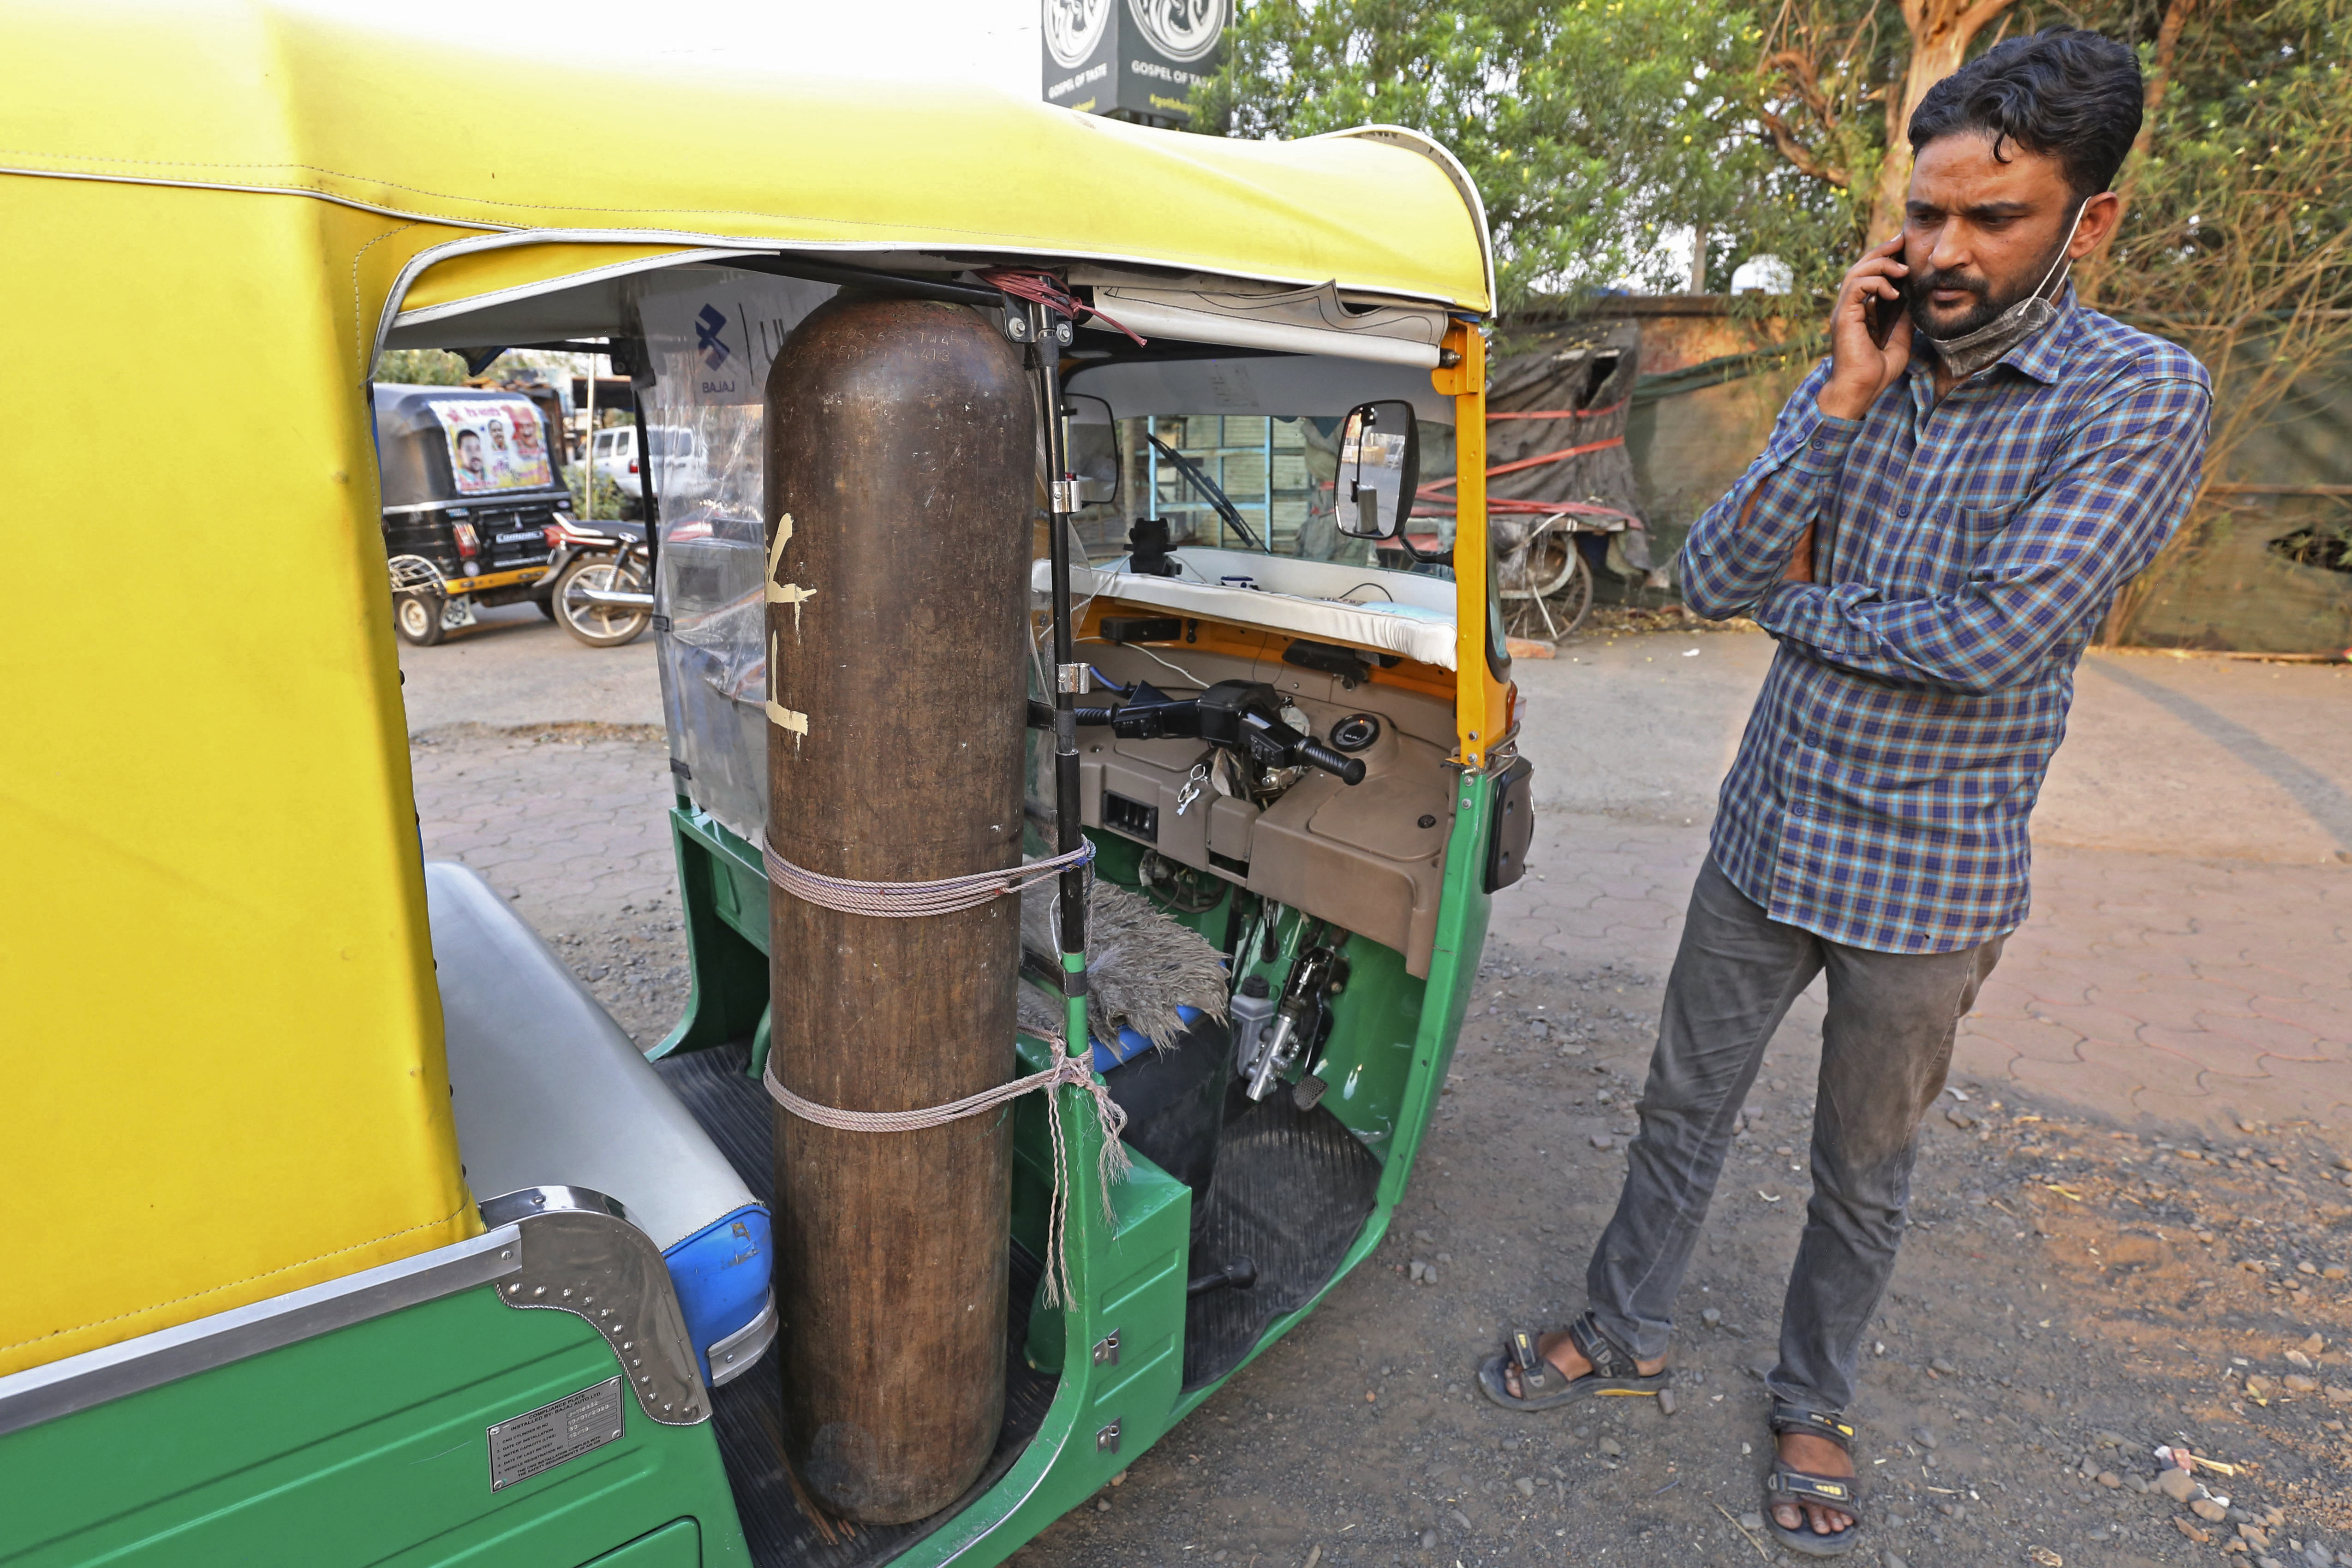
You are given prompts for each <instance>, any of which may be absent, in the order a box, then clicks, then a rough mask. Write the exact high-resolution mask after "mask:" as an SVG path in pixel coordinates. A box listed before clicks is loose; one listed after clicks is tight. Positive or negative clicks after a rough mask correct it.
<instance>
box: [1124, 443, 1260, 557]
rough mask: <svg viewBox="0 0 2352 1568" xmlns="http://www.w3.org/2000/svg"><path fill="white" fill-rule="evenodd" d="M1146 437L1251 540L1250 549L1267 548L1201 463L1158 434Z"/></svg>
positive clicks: (1220, 513) (1228, 521)
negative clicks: (1258, 539) (1194, 460)
mask: <svg viewBox="0 0 2352 1568" xmlns="http://www.w3.org/2000/svg"><path fill="white" fill-rule="evenodd" d="M1144 439H1145V440H1146V441H1149V442H1150V443H1151V444H1152V445H1153V446H1154V447H1155V448H1157V449H1158V450H1159V453H1160V456H1162V457H1165V458H1166V459H1168V461H1169V462H1171V463H1173V464H1174V465H1176V472H1178V473H1179V474H1181V475H1182V476H1184V477H1185V478H1186V479H1188V480H1190V481H1191V482H1192V488H1194V489H1195V490H1198V491H1199V492H1201V498H1202V500H1204V501H1206V502H1208V503H1209V505H1210V506H1212V507H1215V508H1216V509H1217V516H1219V517H1223V518H1224V519H1225V521H1226V522H1227V523H1229V524H1231V525H1232V526H1233V530H1234V532H1235V533H1237V534H1239V535H1241V537H1242V538H1244V539H1246V540H1248V541H1249V547H1250V549H1255V550H1263V549H1265V548H1266V547H1265V546H1264V545H1262V544H1260V543H1258V541H1257V536H1256V535H1255V534H1254V533H1252V532H1250V530H1249V525H1248V524H1247V523H1245V522H1244V521H1242V514H1241V508H1240V507H1236V506H1234V503H1233V499H1232V497H1229V496H1227V495H1226V494H1225V493H1224V492H1223V490H1220V489H1219V488H1217V482H1216V481H1215V480H1214V479H1212V478H1210V477H1209V476H1207V475H1206V474H1203V473H1202V472H1201V465H1199V464H1197V463H1195V462H1193V461H1192V459H1191V458H1190V457H1187V456H1185V455H1183V454H1182V453H1181V452H1179V451H1177V450H1176V449H1175V448H1174V447H1172V446H1171V445H1169V444H1167V443H1166V442H1164V441H1162V440H1160V437H1158V436H1156V435H1147V436H1145V437H1144Z"/></svg>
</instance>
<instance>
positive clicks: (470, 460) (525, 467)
mask: <svg viewBox="0 0 2352 1568" xmlns="http://www.w3.org/2000/svg"><path fill="white" fill-rule="evenodd" d="M426 406H427V407H429V408H431V409H432V410H433V417H434V418H436V419H437V420H439V421H440V422H441V429H442V433H443V434H446V436H447V437H448V438H449V472H450V474H451V476H454V477H455V478H456V479H457V494H459V495H460V496H486V495H491V494H494V493H496V492H498V491H499V490H544V489H547V488H549V487H551V486H553V485H554V483H555V466H554V465H553V464H551V463H550V462H549V461H548V459H547V441H546V438H545V437H544V436H543V435H541V433H540V424H539V409H538V406H537V405H536V404H534V403H533V402H531V401H530V399H529V398H520V397H518V398H499V399H496V400H492V399H489V398H467V399H463V400H460V399H457V398H435V399H433V400H432V401H431V402H429V403H428V404H427V405H426Z"/></svg>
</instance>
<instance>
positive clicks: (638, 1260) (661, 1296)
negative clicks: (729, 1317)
mask: <svg viewBox="0 0 2352 1568" xmlns="http://www.w3.org/2000/svg"><path fill="white" fill-rule="evenodd" d="M482 1218H483V1221H484V1222H485V1223H487V1224H494V1225H496V1224H508V1223H510V1224H511V1225H512V1226H513V1228H515V1229H516V1230H518V1231H520V1233H521V1239H522V1262H521V1267H520V1269H518V1270H515V1271H514V1273H513V1274H512V1275H510V1276H509V1277H506V1278H504V1279H502V1280H501V1281H500V1282H499V1300H500V1301H504V1302H505V1303H506V1304H507V1305H508V1306H509V1307H513V1308H515V1309H517V1310H518V1311H522V1312H570V1313H571V1314H572V1316H573V1317H576V1318H578V1319H579V1320H580V1321H581V1322H584V1323H586V1324H587V1325H588V1326H589V1327H591V1328H593V1329H594V1330H595V1331H596V1332H597V1333H599V1334H602V1335H603V1336H604V1343H606V1344H608V1345H610V1346H612V1348H613V1354H614V1355H616V1356H618V1357H619V1358H620V1361H621V1371H622V1374H623V1375H625V1377H626V1378H627V1379H628V1384H629V1386H630V1387H631V1388H632V1389H634V1390H635V1393H636V1396H637V1408H638V1409H639V1410H641V1411H643V1412H644V1413H645V1416H646V1419H647V1420H650V1421H656V1422H659V1423H660V1424H661V1425H663V1426H665V1427H691V1426H694V1425H695V1424H697V1423H698V1422H701V1421H707V1420H709V1418H710V1400H709V1396H708V1395H707V1394H706V1393H705V1391H704V1389H703V1386H702V1365H701V1363H700V1362H699V1361H698V1359H697V1358H696V1356H695V1354H694V1341H693V1339H692V1338H691V1337H690V1336H689V1335H688V1333H687V1329H686V1314H685V1312H682V1311H680V1310H679V1308H678V1304H677V1286H676V1285H675V1284H674V1283H672V1282H671V1280H670V1277H669V1264H668V1263H667V1262H666V1261H665V1260H663V1258H662V1255H661V1249H659V1248H657V1247H656V1246H655V1245H654V1241H653V1238H652V1237H650V1236H647V1235H646V1233H645V1232H644V1231H642V1230H640V1229H638V1228H636V1227H635V1226H634V1225H632V1224H630V1223H629V1222H628V1221H627V1220H626V1219H625V1218H621V1206H620V1204H618V1203H617V1202H615V1201H614V1200H613V1199H612V1198H609V1197H605V1196H604V1194H603V1193H599V1192H591V1191H589V1190H588V1189H587V1188H586V1187H582V1186H543V1187H526V1188H524V1189H523V1190H522V1191H520V1192H510V1193H506V1194H503V1195H501V1196H499V1197H494V1198H492V1199H490V1200H489V1201H488V1203H485V1204H484V1205H482Z"/></svg>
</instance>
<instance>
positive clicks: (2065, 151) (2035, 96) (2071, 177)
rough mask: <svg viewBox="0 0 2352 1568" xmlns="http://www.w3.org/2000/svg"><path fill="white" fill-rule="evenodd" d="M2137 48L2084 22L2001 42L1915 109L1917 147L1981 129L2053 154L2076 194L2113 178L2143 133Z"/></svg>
mask: <svg viewBox="0 0 2352 1568" xmlns="http://www.w3.org/2000/svg"><path fill="white" fill-rule="evenodd" d="M2145 96H2146V92H2145V89H2144V88H2143V86H2142V84H2141V81H2140V74H2139V57H2138V56H2137V55H2135V54H2134V53H2132V51H2131V49H2130V48H2129V47H2126V46H2125V45H2123V44H2119V43H2117V42H2116V41H2115V40H2114V39H2113V38H2110V37H2106V36H2105V35H2104V34H2101V33H2094V32H2092V31H2091V30H2090V29H2088V28H2086V27H2045V28H2043V29H2042V31H2041V32H2039V33H2036V34H2034V35H2033V36H2032V37H2026V38H2011V39H2010V40H2009V41H2008V42H2007V43H2003V44H1996V45H1994V46H1993V47H1991V48H1990V49H1988V50H1986V51H1985V53H1983V54H1982V55H1980V56H1979V57H1977V58H1975V59H1973V60H1970V61H1969V63H1968V64H1967V65H1964V66H1962V67H1961V68H1959V69H1958V70H1956V71H1954V72H1953V73H1952V74H1951V75H1950V76H1948V77H1946V78H1944V79H1943V80H1942V81H1939V82H1937V84H1936V85H1935V86H1933V87H1931V88H1929V89H1927V93H1926V95H1925V96H1923V97H1922V98H1921V99H1919V107H1918V108H1917V109H1916V110H1914V111H1913V112H1912V115H1911V151H1912V152H1913V153H1915V154H1916V153H1917V152H1919V150H1920V149H1922V148H1924V147H1926V146H1927V143H1928V142H1930V141H1934V140H1936V138H1937V137H1938V136H1949V135H1951V134H1953V133H1954V132H1956V131H1979V132H1981V133H1983V134H1985V135H1988V136H1990V137H1991V138H1992V155H1993V157H1994V158H1996V159H1998V160H2000V162H2008V159H2006V158H2005V157H2003V156H2002V154H2001V144H2002V143H2003V142H2004V141H2014V142H2016V143H2017V144H2018V145H2019V146H2020V147H2022V148H2024V149H2025V150H2026V151H2027V152H2036V153H2040V154H2041V155H2042V156H2043V157H2045V158H2055V159H2056V160H2057V161H2058V165H2059V167H2060V168H2061V169H2063V170H2064V171H2065V174H2066V183H2067V184H2068V185H2070V186H2072V187H2073V188H2074V195H2075V197H2076V198H2077V199H2078V200H2088V199H2089V198H2090V197H2092V196H2095V195H2097V194H2098V193H2100V192H2102V191H2104V190H2105V189H2107V187H2108V186H2109V185H2111V184H2112V183H2114V182H2115V177H2116V170H2118V169H2120V168H2122V167H2123V163H2124V155H2125V154H2126V153H2127V152H2130V151H2131V144H2132V140H2133V138H2135V137H2137V135H2138V134H2139V120H2140V104H2141V101H2142V99H2144V98H2145Z"/></svg>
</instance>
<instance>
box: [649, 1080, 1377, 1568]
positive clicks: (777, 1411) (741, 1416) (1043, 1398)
mask: <svg viewBox="0 0 2352 1568" xmlns="http://www.w3.org/2000/svg"><path fill="white" fill-rule="evenodd" d="M750 1061H751V1047H750V1046H749V1045H748V1044H736V1045H726V1046H719V1047H716V1048H714V1049H712V1050H709V1051H689V1052H685V1053H681V1054H679V1055H677V1056H671V1057H667V1058H664V1059H663V1060H662V1061H656V1062H655V1063H654V1069H655V1071H657V1072H659V1073H660V1074H661V1075H662V1078H663V1080H664V1081H665V1082H667V1083H668V1085H669V1087H670V1090H671V1092H674V1093H675V1094H677V1097H678V1099H679V1100H680V1102H682V1103H684V1104H685V1105H686V1107H687V1109H688V1110H689V1111H691V1112H692V1113H694V1119H695V1120H696V1121H698V1122H699V1123H701V1124H702V1128H703V1131H705V1132H707V1133H709V1134H710V1138H711V1141H712V1142H713V1143H715V1144H717V1145H719V1151H720V1152H721V1153H722V1154H724V1155H726V1156H727V1160H728V1163H729V1164H730V1165H732V1166H734V1167H735V1170H736V1174H737V1175H739V1176H741V1177H742V1178H743V1184H744V1185H745V1186H748V1187H750V1188H751V1193H752V1196H753V1197H757V1198H758V1199H759V1200H760V1201H761V1203H767V1204H771V1206H772V1198H773V1193H774V1191H775V1170H774V1166H773V1165H772V1159H771V1155H770V1150H771V1148H772V1133H773V1128H774V1116H775V1113H774V1107H773V1103H772V1101H770V1100H769V1098H768V1094H767V1092H766V1091H765V1090H764V1089H762V1088H761V1086H760V1084H759V1082H758V1081H757V1080H755V1079H751V1078H747V1077H745V1076H744V1070H745V1068H746V1067H747V1066H748V1065H749V1063H750ZM1350 1234H1352V1232H1351V1233H1350ZM1039 1272H1040V1269H1039V1264H1038V1260H1037V1259H1036V1258H1035V1257H1034V1256H1033V1255H1032V1254H1031V1253H1030V1252H1029V1251H1028V1250H1027V1249H1024V1248H1022V1247H1019V1246H1015V1247H1014V1248H1013V1269H1012V1291H1013V1300H1012V1318H1011V1333H1009V1334H1008V1335H1007V1336H1006V1344H1005V1379H1004V1429H1003V1431H1002V1432H1000V1433H999V1434H998V1435H997V1439H996V1451H995V1452H994V1453H992V1454H991V1455H990V1456H989V1460H988V1468H987V1469H984V1470H982V1472H981V1475H980V1479H978V1480H976V1481H974V1482H973V1483H972V1484H971V1489H970V1490H968V1491H966V1492H965V1493H964V1495H963V1496H962V1497H961V1498H958V1499H957V1500H955V1502H954V1503H952V1504H950V1506H949V1507H947V1508H944V1509H942V1510H940V1511H939V1512H938V1513H935V1514H933V1515H932V1516H931V1517H930V1518H929V1519H926V1520H918V1521H915V1522H914V1523H912V1524H894V1525H877V1526H866V1525H852V1524H849V1523H847V1522H846V1521H840V1520H832V1519H828V1520H826V1521H825V1522H824V1524H823V1525H822V1526H821V1525H819V1524H818V1523H817V1521H816V1520H815V1519H814V1517H812V1514H811V1513H810V1512H809V1511H803V1509H802V1508H801V1506H800V1504H799V1502H798V1500H796V1498H795V1497H794V1495H793V1483H792V1479H791V1478H790V1477H789V1476H787V1475H786V1474H785V1472H784V1469H783V1467H782V1465H781V1464H780V1463H779V1462H778V1461H777V1458H776V1456H777V1455H778V1454H780V1453H781V1452H782V1450H783V1391H782V1388H781V1387H780V1386H779V1385H778V1384H777V1379H776V1368H775V1363H774V1362H773V1360H772V1359H771V1358H769V1357H762V1358H761V1361H760V1362H759V1364H757V1365H755V1366H753V1367H752V1368H751V1371H749V1372H747V1373H745V1374H744V1375H742V1376H740V1377H738V1378H737V1379H736V1380H735V1381H734V1382H732V1383H730V1384H728V1385H726V1386H725V1387H723V1388H720V1389H718V1390H716V1391H714V1392H713V1393H712V1395H711V1396H710V1405H711V1416H712V1425H713V1426H714V1427H716V1429H717V1431H718V1435H719V1454H720V1456H721V1457H722V1458H724V1459H725V1461H726V1464H727V1479H728V1483H729V1485H730V1487H731V1488H732V1490H733V1491H734V1493H735V1511H736V1512H737V1513H739V1514H740V1515H741V1516H742V1520H743V1533H744V1535H745V1537H746V1538H747V1539H748V1540H749V1542H750V1543H751V1561H752V1562H753V1563H756V1564H758V1565H759V1568H803V1565H805V1568H866V1565H867V1564H871V1563H887V1562H888V1561H889V1560H890V1559H891V1558H893V1557H895V1556H897V1555H898V1553H899V1552H903V1551H905V1550H906V1549H907V1548H908V1547H909V1546H911V1545H913V1544H914V1543H915V1542H918V1541H920V1540H921V1539H922V1538H923V1537H924V1536H926V1535H929V1533H930V1532H931V1531H934V1530H936V1529H938V1528H939V1527H940V1525H941V1524H944V1523H946V1522H947V1521H949V1520H950V1519H952V1518H954V1517H955V1516H956V1514H957V1513H959V1512H961V1511H962V1510H963V1509H964V1507H965V1506H966V1505H967V1504H969V1503H970V1502H971V1501H972V1500H973V1499H975V1498H977V1497H979V1496H980V1494H981V1493H982V1492H984V1491H986V1490H988V1489H989V1488H990V1487H992V1486H994V1485H995V1484H996V1483H997V1481H998V1480H1000V1479H1003V1475H1004V1472H1005V1471H1006V1470H1008V1469H1012V1468H1013V1460H1014V1459H1016V1458H1020V1456H1021V1452H1022V1450H1023V1449H1024V1448H1027V1447H1028V1446H1029V1439H1030V1438H1031V1437H1034V1436H1035V1435H1036V1432H1037V1428H1038V1427H1042V1426H1043V1425H1045V1410H1046V1407H1047V1406H1050V1405H1052V1404H1053V1402H1054V1386H1055V1379H1054V1378H1051V1377H1047V1376H1045V1375H1041V1374H1039V1373H1036V1372H1034V1371H1032V1370H1031V1369H1030V1366H1029V1364H1028V1363H1027V1362H1026V1361H1025V1360H1024V1359H1023V1357H1022V1354H1021V1347H1022V1345H1023V1343H1024V1341H1025V1340H1026V1339H1027V1337H1028V1333H1029V1303H1030V1301H1032V1300H1033V1299H1034V1296H1035V1293H1036V1290H1037V1278H1038V1274H1039Z"/></svg>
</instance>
